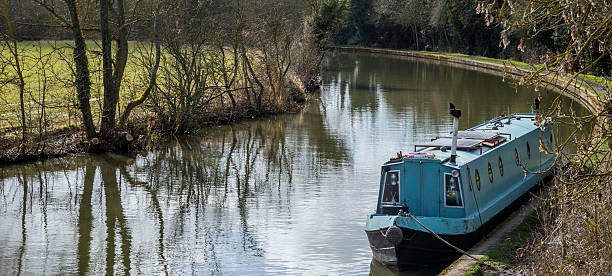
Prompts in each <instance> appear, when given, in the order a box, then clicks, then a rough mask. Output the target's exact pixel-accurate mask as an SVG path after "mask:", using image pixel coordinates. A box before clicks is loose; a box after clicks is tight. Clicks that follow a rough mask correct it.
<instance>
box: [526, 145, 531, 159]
mask: <svg viewBox="0 0 612 276" xmlns="http://www.w3.org/2000/svg"><path fill="white" fill-rule="evenodd" d="M527 158H528V159H531V149H530V148H529V142H527Z"/></svg>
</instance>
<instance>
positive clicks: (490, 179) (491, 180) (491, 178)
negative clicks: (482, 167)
mask: <svg viewBox="0 0 612 276" xmlns="http://www.w3.org/2000/svg"><path fill="white" fill-rule="evenodd" d="M488 171H489V182H491V183H493V169H491V163H489V169H488Z"/></svg>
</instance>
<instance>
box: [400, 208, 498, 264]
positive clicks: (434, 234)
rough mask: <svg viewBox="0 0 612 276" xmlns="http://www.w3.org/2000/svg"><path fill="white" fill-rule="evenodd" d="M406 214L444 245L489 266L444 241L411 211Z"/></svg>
mask: <svg viewBox="0 0 612 276" xmlns="http://www.w3.org/2000/svg"><path fill="white" fill-rule="evenodd" d="M408 216H409V217H410V218H411V219H413V220H414V221H416V223H418V224H419V225H421V226H422V227H423V228H425V230H427V231H428V232H429V233H431V234H432V235H433V236H434V237H436V238H437V239H438V240H440V241H442V242H443V243H445V244H446V245H448V246H450V247H452V248H453V249H455V250H457V251H458V252H459V253H461V254H463V255H466V256H468V257H470V258H472V259H474V261H476V262H478V263H479V264H483V265H486V266H488V267H491V265H489V264H486V263H484V262H482V261H480V259H478V258H476V257H474V256H472V255H470V254H469V253H467V252H465V251H463V250H462V249H461V248H459V247H456V246H454V245H452V244H451V243H450V242H448V241H446V240H445V239H443V238H442V237H440V236H439V235H438V234H436V233H435V232H434V231H431V230H430V229H429V228H427V226H425V224H423V223H422V222H421V221H419V220H418V219H417V218H416V217H414V216H413V215H412V214H411V213H408Z"/></svg>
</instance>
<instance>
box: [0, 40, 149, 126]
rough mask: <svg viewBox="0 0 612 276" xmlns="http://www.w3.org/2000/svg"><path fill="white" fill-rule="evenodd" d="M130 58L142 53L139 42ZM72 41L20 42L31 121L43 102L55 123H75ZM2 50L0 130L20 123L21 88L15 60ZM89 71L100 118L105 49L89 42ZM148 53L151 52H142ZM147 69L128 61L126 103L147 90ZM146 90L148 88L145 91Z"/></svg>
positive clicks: (123, 92)
mask: <svg viewBox="0 0 612 276" xmlns="http://www.w3.org/2000/svg"><path fill="white" fill-rule="evenodd" d="M131 44H132V45H130V46H131V47H130V50H131V52H130V55H135V54H138V53H137V52H136V50H137V49H138V48H139V47H146V46H143V45H140V46H138V47H136V46H137V45H136V43H131ZM72 45H73V44H72V43H71V42H64V41H59V42H50V41H40V42H20V43H19V44H18V52H19V60H20V63H21V66H22V68H23V76H24V81H25V83H26V87H25V95H24V102H25V108H26V117H29V118H28V120H36V119H37V117H38V114H40V113H41V112H42V111H41V110H42V105H43V99H44V106H45V109H46V111H45V112H46V113H47V116H50V118H49V119H51V120H52V121H58V120H59V121H66V122H68V121H69V120H72V121H74V119H73V118H69V117H71V116H72V117H74V118H76V117H75V116H76V114H77V112H76V111H77V109H76V89H75V88H74V85H73V81H74V77H73V76H74V74H73V70H74V68H73V59H72ZM3 46H4V47H2V48H1V49H0V50H1V51H0V55H2V63H3V65H4V70H3V71H2V72H1V73H0V84H1V86H0V103H1V104H0V128H3V127H10V126H15V125H18V124H19V116H20V115H19V114H20V110H19V102H20V101H19V87H18V85H17V83H18V82H17V80H18V79H17V76H18V75H17V73H16V71H15V69H14V67H13V66H12V64H13V62H14V60H13V57H12V56H11V54H10V51H9V50H8V48H7V47H6V45H3ZM87 50H88V58H89V68H90V77H91V83H92V85H91V102H90V103H91V107H92V113H93V114H94V116H95V117H96V118H99V113H100V110H101V105H102V101H101V98H102V94H103V92H102V91H103V88H102V85H101V84H102V76H101V74H100V73H101V69H102V63H101V55H100V53H101V48H100V45H99V44H98V43H96V42H91V41H90V42H88V43H87ZM140 50H145V51H146V50H147V49H140ZM146 74H148V73H147V72H146V70H142V69H141V68H139V66H138V65H137V64H136V63H135V62H133V60H132V59H130V60H129V61H128V64H127V67H126V70H125V75H124V80H123V86H122V87H123V89H122V90H121V96H120V97H121V99H122V101H128V100H129V99H130V98H131V97H132V96H133V95H135V94H136V93H137V92H138V91H139V90H140V89H139V88H141V87H143V83H144V82H143V80H144V79H146ZM143 89H144V88H143Z"/></svg>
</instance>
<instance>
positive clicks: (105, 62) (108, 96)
mask: <svg viewBox="0 0 612 276" xmlns="http://www.w3.org/2000/svg"><path fill="white" fill-rule="evenodd" d="M109 4H110V3H109V0H100V33H101V35H102V83H103V84H104V105H103V107H102V121H101V123H100V134H101V135H102V137H108V136H109V135H110V134H111V133H112V130H113V129H114V127H115V113H116V109H117V100H118V98H119V95H118V94H116V93H115V89H114V81H113V54H112V45H111V43H112V40H111V34H110V27H109V18H108V17H109V15H108V13H109Z"/></svg>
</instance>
